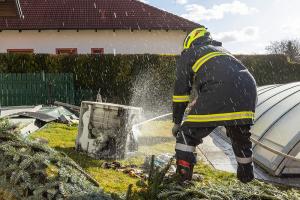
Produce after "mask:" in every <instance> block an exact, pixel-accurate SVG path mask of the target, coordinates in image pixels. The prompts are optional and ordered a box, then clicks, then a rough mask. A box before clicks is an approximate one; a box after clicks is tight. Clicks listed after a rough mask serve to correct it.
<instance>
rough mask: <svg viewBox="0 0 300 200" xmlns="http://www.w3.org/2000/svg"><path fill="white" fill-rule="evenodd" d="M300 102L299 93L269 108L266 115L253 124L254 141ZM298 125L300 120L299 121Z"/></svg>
mask: <svg viewBox="0 0 300 200" xmlns="http://www.w3.org/2000/svg"><path fill="white" fill-rule="evenodd" d="M299 102H300V93H297V94H295V95H293V96H291V97H289V98H287V99H285V100H283V101H281V102H280V103H278V104H277V105H276V106H274V107H273V108H271V109H270V110H269V111H268V112H267V113H265V114H264V115H262V116H261V117H260V118H259V120H257V121H256V122H255V125H254V126H253V127H252V129H251V131H252V133H253V137H254V138H255V139H257V138H259V137H261V136H262V134H263V133H265V132H266V131H267V129H268V128H269V127H270V126H271V125H272V124H273V123H274V122H275V121H277V120H278V119H279V118H280V117H281V116H282V115H283V114H284V113H286V112H288V111H289V110H290V109H291V108H292V107H293V106H295V105H296V104H297V103H299ZM299 123H300V120H299Z"/></svg>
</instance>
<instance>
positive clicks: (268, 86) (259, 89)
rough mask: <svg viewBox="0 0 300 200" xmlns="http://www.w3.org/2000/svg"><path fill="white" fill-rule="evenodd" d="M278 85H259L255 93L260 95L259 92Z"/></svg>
mask: <svg viewBox="0 0 300 200" xmlns="http://www.w3.org/2000/svg"><path fill="white" fill-rule="evenodd" d="M278 86H280V85H267V86H262V87H259V88H258V89H257V94H258V95H260V94H261V93H263V92H266V91H267V90H271V89H272V88H275V87H278Z"/></svg>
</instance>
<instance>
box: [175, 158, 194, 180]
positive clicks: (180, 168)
mask: <svg viewBox="0 0 300 200" xmlns="http://www.w3.org/2000/svg"><path fill="white" fill-rule="evenodd" d="M176 164H177V169H176V173H177V174H178V175H179V182H181V183H183V182H185V181H191V180H192V177H193V170H194V165H193V164H192V163H189V162H187V161H185V160H178V161H177V163H176Z"/></svg>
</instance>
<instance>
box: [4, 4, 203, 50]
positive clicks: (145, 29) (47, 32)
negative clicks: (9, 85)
mask: <svg viewBox="0 0 300 200" xmlns="http://www.w3.org/2000/svg"><path fill="white" fill-rule="evenodd" d="M1 1H2V2H3V1H4V2H6V1H7V2H10V1H11V2H14V0H0V2H1ZM17 2H18V4H19V5H20V9H19V10H20V11H19V12H18V13H19V17H11V16H0V53H6V52H8V53H19V52H20V53H48V54H102V53H105V54H145V53H147V54H179V53H180V52H181V50H182V42H183V40H184V38H185V37H186V35H187V32H188V31H190V30H192V29H194V28H196V27H199V26H200V25H199V24H197V23H194V22H191V21H189V20H187V19H184V18H182V17H179V16H176V15H174V14H171V13H168V12H166V11H163V10H160V9H158V8H155V7H153V6H150V5H147V4H145V3H142V2H140V1H137V0H47V1H45V0H43V1H41V0H17ZM0 6H1V4H0ZM2 7H3V6H2Z"/></svg>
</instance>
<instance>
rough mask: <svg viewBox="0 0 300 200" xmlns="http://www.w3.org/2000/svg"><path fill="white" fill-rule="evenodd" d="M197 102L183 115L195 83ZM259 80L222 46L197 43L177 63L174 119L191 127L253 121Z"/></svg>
mask: <svg viewBox="0 0 300 200" xmlns="http://www.w3.org/2000/svg"><path fill="white" fill-rule="evenodd" d="M193 84H194V88H195V89H196V91H197V95H198V97H197V100H196V103H195V104H194V105H193V106H192V108H191V110H190V111H189V113H188V115H187V116H186V117H185V119H183V116H184V112H185V109H186V107H187V105H188V103H189V101H190V99H189V96H190V92H191V89H192V87H193ZM256 101H257V90H256V83H255V80H254V78H253V76H252V75H251V74H250V73H249V71H248V70H247V69H246V67H245V66H244V65H243V64H242V63H241V62H240V61H239V60H237V59H236V58H235V57H234V56H232V55H231V54H230V53H229V52H228V51H226V50H225V49H224V48H223V47H221V46H213V45H203V46H201V45H194V46H192V47H191V48H189V49H187V50H184V51H183V52H182V54H181V57H180V58H179V59H178V61H177V65H176V82H175V89H174V96H173V122H174V123H176V124H180V123H182V120H184V121H183V126H185V125H186V126H190V127H216V126H235V125H251V124H253V122H254V113H255V106H256Z"/></svg>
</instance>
